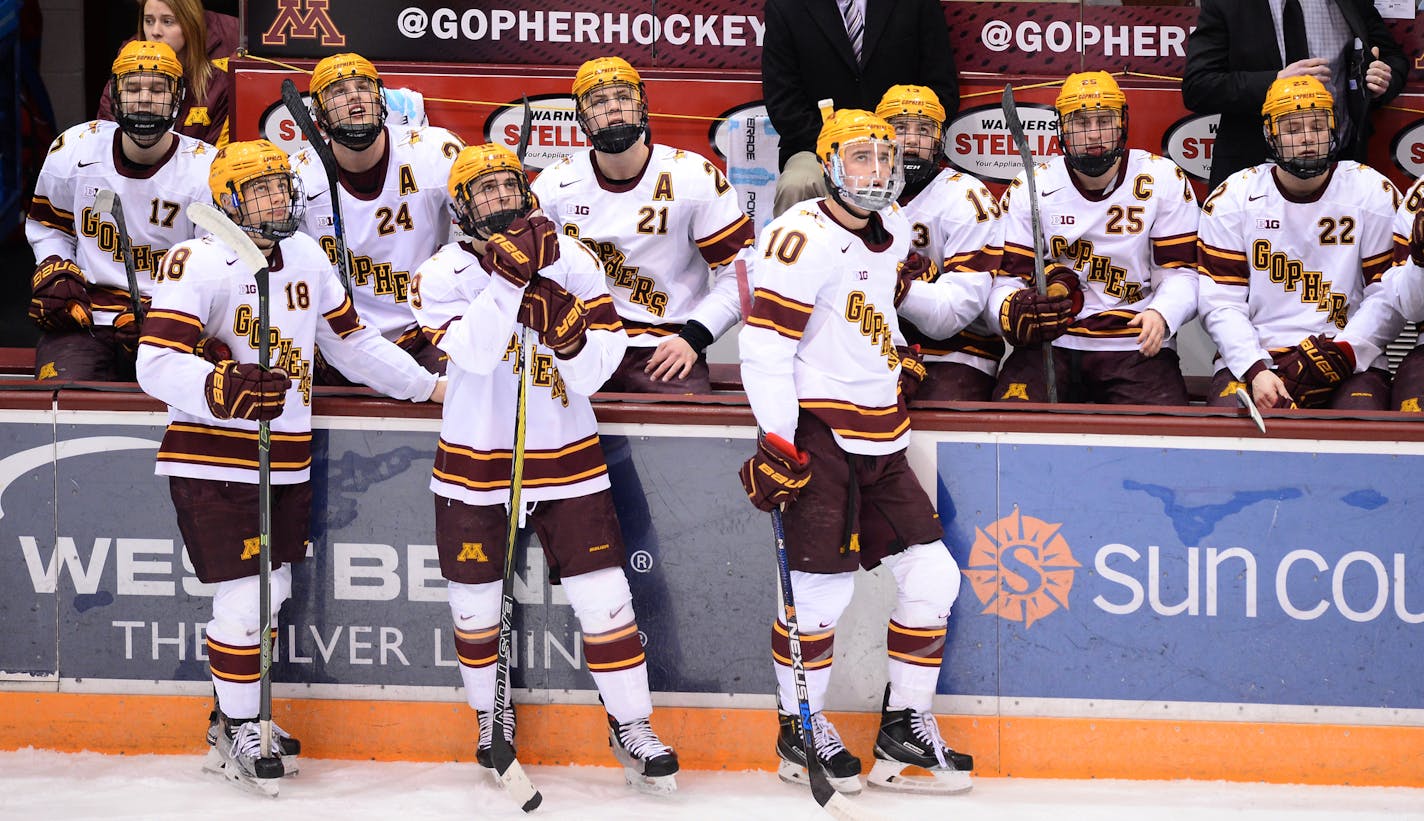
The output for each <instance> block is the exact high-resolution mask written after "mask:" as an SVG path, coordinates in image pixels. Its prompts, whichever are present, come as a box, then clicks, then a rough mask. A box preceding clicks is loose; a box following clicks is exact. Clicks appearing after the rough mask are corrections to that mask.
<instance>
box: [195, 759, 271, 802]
mask: <svg viewBox="0 0 1424 821" xmlns="http://www.w3.org/2000/svg"><path fill="white" fill-rule="evenodd" d="M203 772H207V773H213V774H214V775H217V776H220V777H221V778H222V779H223V780H224V781H226V782H228V783H229V784H232V785H233V786H234V787H237V788H238V789H240V790H243V791H244V792H250V793H252V794H254V795H261V796H265V797H267V798H276V797H277V791H278V788H279V786H280V784H281V779H277V778H252V777H251V776H248V775H244V774H243V773H241V772H233V771H229V769H228V767H227V765H226V763H223V764H222V765H221V766H220V767H219V768H218V769H217V770H212V769H209V768H208V763H207V762H206V761H204V762H203Z"/></svg>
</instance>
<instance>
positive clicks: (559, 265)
mask: <svg viewBox="0 0 1424 821" xmlns="http://www.w3.org/2000/svg"><path fill="white" fill-rule="evenodd" d="M539 275H540V276H541V277H546V278H548V279H551V280H553V281H554V282H556V283H558V284H559V285H561V286H563V287H564V288H565V289H567V290H568V291H569V292H570V293H572V294H573V295H575V296H577V297H578V298H579V299H581V300H583V302H584V304H585V306H587V308H588V322H589V325H588V331H587V333H586V335H585V343H584V346H583V348H582V349H580V350H579V352H578V353H577V354H576V355H574V356H573V357H570V358H568V359H561V358H559V357H558V356H557V355H555V353H554V351H553V350H551V349H549V348H547V347H545V346H544V345H543V344H542V343H540V342H539V341H538V335H537V334H535V333H534V332H532V331H530V332H529V343H530V344H529V347H528V348H527V349H526V352H527V353H526V356H527V357H528V362H529V377H528V378H529V383H528V387H527V389H526V393H525V408H526V410H525V451H524V459H525V462H524V484H523V486H522V491H521V498H522V500H523V501H525V502H537V501H542V500H546V499H569V498H573V497H577V496H586V495H588V494H590V493H596V492H598V491H600V490H604V489H606V488H608V487H609V486H610V485H609V481H608V466H607V464H606V463H605V461H604V456H603V449H602V448H601V447H600V445H599V441H598V420H597V419H595V418H594V415H593V406H592V405H590V404H589V401H588V397H589V395H590V394H592V393H593V392H594V391H596V390H598V388H599V386H601V385H602V384H603V383H604V381H605V380H606V379H608V377H609V376H610V375H611V374H612V373H613V371H614V369H616V368H617V367H618V363H619V362H620V361H621V360H622V358H623V352H624V350H625V349H626V348H627V345H628V339H627V336H626V335H625V334H624V333H623V327H622V323H621V322H620V321H619V319H618V313H617V311H615V310H614V308H613V299H612V297H610V296H609V294H608V289H607V288H606V287H605V286H604V283H603V276H602V272H601V270H600V265H599V263H598V260H597V259H596V258H595V257H594V256H593V254H592V252H590V251H589V250H588V249H587V248H585V247H584V246H583V245H582V244H581V243H579V242H578V241H576V240H574V239H571V238H569V237H565V236H561V237H559V258H558V259H557V260H555V261H554V263H553V264H552V265H549V266H548V267H546V268H544V269H543V270H541V271H540V272H539ZM523 295H524V289H523V288H517V287H515V286H514V285H512V284H510V282H509V281H508V280H506V279H504V278H503V277H497V276H490V275H489V274H488V273H486V272H485V270H484V269H483V268H481V267H480V263H479V258H478V257H477V256H475V254H474V252H473V248H471V246H469V245H466V244H463V243H450V244H449V245H446V246H445V247H444V248H441V249H440V251H439V252H438V253H436V254H435V256H433V257H431V258H430V259H429V260H428V261H427V262H426V263H425V264H424V265H422V266H420V268H419V270H418V271H417V272H416V277H415V280H414V282H413V287H412V299H411V305H412V307H413V308H415V315H416V317H417V318H418V319H419V321H420V327H421V329H422V331H423V332H424V333H426V334H427V335H428V336H429V337H430V338H431V340H432V341H434V342H435V344H437V345H438V346H440V348H441V349H442V350H444V351H445V352H446V353H448V354H449V355H450V363H449V368H448V370H447V374H448V375H449V377H450V384H449V385H448V386H447V389H446V393H445V408H444V414H443V417H444V418H443V419H442V421H441V423H440V443H439V445H438V447H437V450H436V453H435V470H434V476H433V477H432V478H431V480H430V489H431V490H432V491H434V492H435V494H436V495H437V496H444V497H446V498H450V499H457V500H459V501H461V502H464V503H466V504H471V505H497V504H507V503H508V502H509V474H510V460H511V458H512V453H513V447H514V426H515V416H516V412H517V404H518V401H517V400H518V393H517V392H518V387H519V376H518V374H517V373H516V372H515V362H516V357H515V353H516V351H518V350H519V346H520V344H521V342H520V339H521V336H522V333H523V330H524V326H523V325H522V324H520V323H519V321H518V315H519V305H520V302H521V300H522V298H523Z"/></svg>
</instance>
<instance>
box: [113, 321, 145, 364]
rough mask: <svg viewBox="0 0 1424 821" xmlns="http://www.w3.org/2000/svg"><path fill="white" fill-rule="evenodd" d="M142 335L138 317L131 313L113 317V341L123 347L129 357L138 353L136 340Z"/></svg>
mask: <svg viewBox="0 0 1424 821" xmlns="http://www.w3.org/2000/svg"><path fill="white" fill-rule="evenodd" d="M141 335H142V331H141V330H140V329H139V322H138V317H136V316H134V312H133V311H131V310H130V311H124V312H123V313H121V314H119V315H118V316H116V317H114V341H115V342H117V343H119V345H121V346H123V349H124V350H125V351H127V352H128V353H129V355H130V356H132V355H133V354H136V353H138V340H139V337H140V336H141Z"/></svg>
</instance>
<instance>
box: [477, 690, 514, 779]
mask: <svg viewBox="0 0 1424 821" xmlns="http://www.w3.org/2000/svg"><path fill="white" fill-rule="evenodd" d="M475 715H476V716H477V717H478V718H479V720H480V744H479V747H477V748H476V749H475V762H476V763H478V764H479V765H480V766H481V767H484V768H485V769H486V770H489V771H490V772H491V773H493V772H494V758H493V757H492V756H491V753H490V751H491V748H492V747H493V746H494V711H493V710H476V711H475ZM504 716H505V721H504V740H505V741H508V742H509V748H510V749H511V750H512V749H514V705H513V704H511V705H509V709H508V710H506V711H505V714H504Z"/></svg>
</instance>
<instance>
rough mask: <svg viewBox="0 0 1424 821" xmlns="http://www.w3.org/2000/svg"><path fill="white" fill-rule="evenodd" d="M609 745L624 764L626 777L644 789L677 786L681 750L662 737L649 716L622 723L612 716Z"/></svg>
mask: <svg viewBox="0 0 1424 821" xmlns="http://www.w3.org/2000/svg"><path fill="white" fill-rule="evenodd" d="M608 746H609V747H611V748H613V757H614V758H616V759H618V763H619V764H622V765H623V777H624V778H626V779H627V780H628V783H629V784H631V785H633V786H634V787H637V788H638V789H639V790H641V791H642V792H646V793H654V794H667V793H670V792H672V791H674V790H676V789H677V779H676V778H674V777H673V775H674V773H676V772H677V770H678V764H677V753H675V752H673V749H672V748H671V747H669V746H668V745H666V744H664V743H663V742H662V739H660V738H658V734H657V733H655V732H653V727H652V725H651V724H649V723H648V719H646V718H639V719H635V720H633V721H629V722H626V723H624V724H619V723H618V719H616V718H614V717H613V716H609V717H608Z"/></svg>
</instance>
